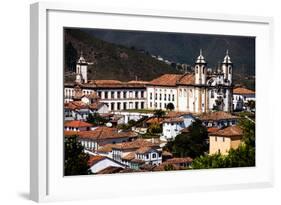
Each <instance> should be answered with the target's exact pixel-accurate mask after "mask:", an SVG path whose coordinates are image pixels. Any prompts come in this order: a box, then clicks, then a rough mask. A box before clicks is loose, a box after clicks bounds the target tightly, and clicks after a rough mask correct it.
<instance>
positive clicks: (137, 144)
mask: <svg viewBox="0 0 281 205" xmlns="http://www.w3.org/2000/svg"><path fill="white" fill-rule="evenodd" d="M141 147H159V143H152V142H150V141H146V140H144V139H137V140H134V141H132V142H123V143H119V144H115V146H113V147H112V149H121V150H126V149H135V150H137V149H139V148H141Z"/></svg>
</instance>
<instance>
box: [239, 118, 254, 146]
mask: <svg viewBox="0 0 281 205" xmlns="http://www.w3.org/2000/svg"><path fill="white" fill-rule="evenodd" d="M239 126H240V127H241V128H242V130H243V137H242V141H243V142H244V143H245V144H246V145H248V146H251V147H255V144H256V141H255V138H256V137H255V136H256V127H255V123H254V122H253V121H251V120H248V119H246V118H242V119H241V120H240V121H239Z"/></svg>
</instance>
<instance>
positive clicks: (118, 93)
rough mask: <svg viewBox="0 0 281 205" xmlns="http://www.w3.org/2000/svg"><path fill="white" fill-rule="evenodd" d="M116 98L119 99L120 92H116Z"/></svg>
mask: <svg viewBox="0 0 281 205" xmlns="http://www.w3.org/2000/svg"><path fill="white" fill-rule="evenodd" d="M117 98H118V99H120V91H118V92H117Z"/></svg>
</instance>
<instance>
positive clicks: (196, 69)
mask: <svg viewBox="0 0 281 205" xmlns="http://www.w3.org/2000/svg"><path fill="white" fill-rule="evenodd" d="M195 73H196V74H197V73H198V66H196V67H195Z"/></svg>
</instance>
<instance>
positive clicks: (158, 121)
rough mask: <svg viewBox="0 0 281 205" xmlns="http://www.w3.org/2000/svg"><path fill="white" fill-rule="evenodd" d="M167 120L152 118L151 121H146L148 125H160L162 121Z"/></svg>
mask: <svg viewBox="0 0 281 205" xmlns="http://www.w3.org/2000/svg"><path fill="white" fill-rule="evenodd" d="M164 119H165V118H163V117H160V118H158V117H151V118H149V119H147V120H146V123H149V124H159V123H162V121H163V120H164Z"/></svg>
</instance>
